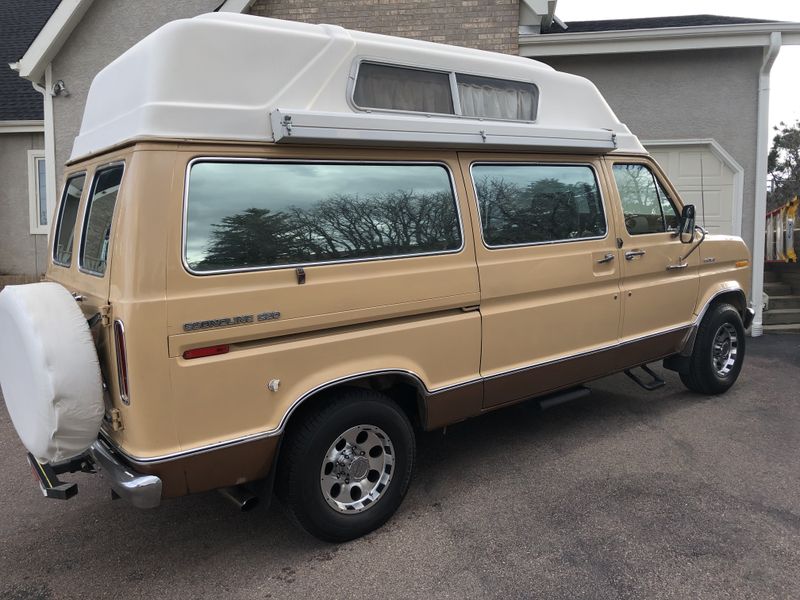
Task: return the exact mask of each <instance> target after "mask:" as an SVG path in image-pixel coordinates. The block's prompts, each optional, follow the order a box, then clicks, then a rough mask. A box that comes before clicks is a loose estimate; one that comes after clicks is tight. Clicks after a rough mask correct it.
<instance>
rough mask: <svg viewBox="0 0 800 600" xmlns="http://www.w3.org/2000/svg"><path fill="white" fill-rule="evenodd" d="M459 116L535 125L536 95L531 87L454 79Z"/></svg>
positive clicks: (468, 77)
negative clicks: (525, 122)
mask: <svg viewBox="0 0 800 600" xmlns="http://www.w3.org/2000/svg"><path fill="white" fill-rule="evenodd" d="M456 82H457V83H458V97H459V101H460V102H461V114H462V115H464V116H466V117H485V118H487V119H510V120H514V121H535V120H536V107H537V104H538V102H537V101H538V95H539V92H538V90H537V88H536V86H535V85H533V84H532V83H524V82H521V81H508V80H506V79H494V78H492V77H477V76H475V75H462V74H461V73H458V74H457V75H456Z"/></svg>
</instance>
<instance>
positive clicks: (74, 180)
mask: <svg viewBox="0 0 800 600" xmlns="http://www.w3.org/2000/svg"><path fill="white" fill-rule="evenodd" d="M85 182H86V174H85V173H82V174H80V175H75V176H73V177H70V178H69V179H67V183H66V185H65V186H64V195H63V197H62V198H61V212H60V214H59V217H58V225H57V227H56V235H55V243H54V244H53V262H54V263H56V264H57V265H61V266H62V267H68V266H70V264H71V263H72V242H73V240H74V238H75V220H76V219H77V217H78V205H79V204H80V202H81V194H82V193H83V184H84V183H85Z"/></svg>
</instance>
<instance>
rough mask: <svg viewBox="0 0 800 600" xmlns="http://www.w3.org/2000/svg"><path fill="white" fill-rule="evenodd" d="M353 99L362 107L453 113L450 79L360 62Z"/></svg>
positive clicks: (402, 68)
mask: <svg viewBox="0 0 800 600" xmlns="http://www.w3.org/2000/svg"><path fill="white" fill-rule="evenodd" d="M353 100H354V101H355V103H356V105H358V106H362V107H364V108H388V109H391V110H408V111H414V112H426V113H444V114H450V115H452V114H453V100H452V95H451V90H450V76H449V75H448V74H447V73H441V72H437V71H423V70H422V69H409V68H405V67H393V66H388V65H377V64H374V63H363V64H362V65H361V67H360V68H359V70H358V81H357V83H356V89H355V92H354V94H353Z"/></svg>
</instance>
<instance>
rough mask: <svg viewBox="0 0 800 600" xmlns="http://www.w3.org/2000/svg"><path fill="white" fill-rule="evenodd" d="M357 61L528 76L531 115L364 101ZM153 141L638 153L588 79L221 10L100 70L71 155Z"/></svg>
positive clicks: (488, 55) (177, 24)
mask: <svg viewBox="0 0 800 600" xmlns="http://www.w3.org/2000/svg"><path fill="white" fill-rule="evenodd" d="M363 61H368V62H370V63H381V64H389V65H397V66H406V67H412V68H417V69H423V70H430V71H437V72H440V73H442V72H444V73H451V74H455V73H459V74H466V75H473V76H483V77H491V78H495V79H506V80H511V81H515V82H528V83H533V84H535V86H536V87H537V90H538V107H537V109H536V116H535V119H534V120H532V121H514V120H497V119H488V118H487V119H479V118H474V117H464V116H460V115H441V114H423V113H408V112H399V111H385V110H362V109H359V108H358V107H356V105H355V103H354V101H353V96H352V95H353V89H354V79H355V76H356V73H357V71H358V69H359V65H361V64H362V62H363ZM450 77H451V82H455V77H456V75H451V76H450ZM452 85H454V86H455V85H456V84H455V83H453V84H452ZM454 89H455V88H454ZM456 96H457V92H456ZM454 102H455V101H454ZM154 138H155V139H191V140H234V141H248V142H270V143H272V142H274V143H279V144H291V143H315V142H317V143H327V144H328V145H331V144H341V143H351V144H352V143H355V144H359V145H371V144H383V145H387V144H389V145H394V146H408V145H413V144H427V145H437V146H443V147H464V148H480V147H483V148H488V147H494V148H497V147H507V148H514V149H526V148H530V149H543V150H548V149H550V150H553V149H556V150H558V149H560V150H570V151H583V152H610V151H614V150H618V151H626V152H636V153H644V152H645V150H644V148H643V147H642V146H641V144H640V143H639V140H638V139H637V138H636V137H635V136H634V135H632V134H631V133H630V131H629V130H628V128H627V127H626V126H625V125H624V124H622V123H620V121H619V120H618V119H617V117H616V116H615V115H614V113H613V111H612V110H611V109H610V108H609V106H608V104H607V103H606V101H605V100H604V99H603V97H602V96H601V95H600V93H599V92H598V91H597V88H596V87H595V86H594V85H593V84H592V83H591V82H589V81H588V80H586V79H584V78H582V77H577V76H575V75H569V74H566V73H560V72H558V71H555V70H553V69H552V68H551V67H549V66H547V65H545V64H542V63H540V62H537V61H534V60H531V59H528V58H521V57H518V56H508V55H504V54H497V53H494V52H485V51H481V50H473V49H469V48H460V47H456V46H447V45H443V44H434V43H430V42H421V41H417V40H410V39H404V38H397V37H391V36H383V35H377V34H370V33H362V32H358V31H349V30H346V29H343V28H341V27H337V26H332V25H309V24H303V23H295V22H291V21H279V20H275V19H265V18H261V17H253V16H248V15H239V14H229V13H224V14H223V13H213V14H206V15H201V16H199V17H195V18H193V19H184V20H179V21H173V22H171V23H168V24H167V25H164V26H163V27H161V28H160V29H158V30H157V31H155V32H154V33H152V34H151V35H149V36H147V37H146V38H145V39H143V40H142V41H141V42H139V43H138V44H136V45H135V46H133V47H132V48H130V49H129V50H128V51H127V52H125V53H124V54H123V55H122V56H120V57H119V58H117V59H116V60H115V61H114V62H112V63H111V64H110V65H108V66H107V67H106V68H105V69H103V70H102V71H100V73H98V74H97V76H96V77H95V79H94V81H93V82H92V86H91V89H90V90H89V97H88V99H87V102H86V110H85V112H84V115H83V122H82V123H81V130H80V134H79V135H78V137H77V138H76V139H75V145H74V146H73V149H72V157H71V160H76V159H78V158H81V157H84V156H87V155H90V154H94V153H97V152H99V151H101V150H104V149H107V148H110V147H112V146H116V145H119V144H121V143H124V142H128V141H131V140H139V139H154Z"/></svg>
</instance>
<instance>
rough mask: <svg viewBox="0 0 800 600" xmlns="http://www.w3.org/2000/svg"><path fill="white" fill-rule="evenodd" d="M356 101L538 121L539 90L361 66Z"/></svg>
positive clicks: (362, 104) (367, 104)
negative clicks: (455, 95)
mask: <svg viewBox="0 0 800 600" xmlns="http://www.w3.org/2000/svg"><path fill="white" fill-rule="evenodd" d="M454 94H457V97H456V98H454V97H453V95H454ZM353 102H354V103H355V104H356V106H357V107H359V108H364V109H388V110H402V111H410V112H420V113H438V114H446V115H460V116H464V117H477V118H481V119H503V120H512V121H535V120H536V110H537V105H538V102H539V89H538V88H537V87H536V86H535V85H534V84H533V83H529V82H524V81H512V80H509V79H497V78H495V77H482V76H478V75H467V74H465V73H456V72H454V71H450V72H443V71H428V70H425V69H414V68H410V67H399V66H396V65H381V64H376V63H370V62H362V63H361V65H360V66H359V69H358V74H357V76H356V85H355V89H354V90H353Z"/></svg>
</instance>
